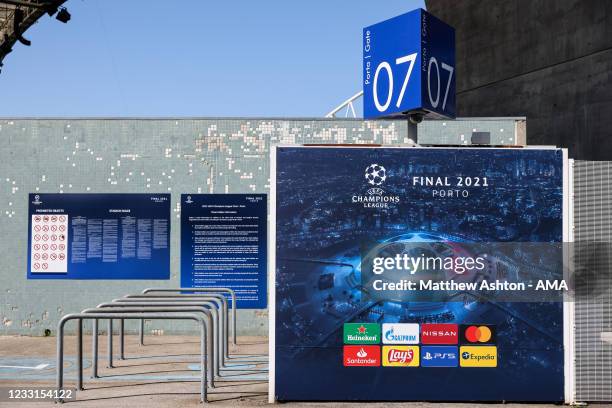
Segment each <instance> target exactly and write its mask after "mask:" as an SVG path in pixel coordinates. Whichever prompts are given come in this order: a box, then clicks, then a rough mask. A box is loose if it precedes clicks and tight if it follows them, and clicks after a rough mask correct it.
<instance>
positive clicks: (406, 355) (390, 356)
mask: <svg viewBox="0 0 612 408" xmlns="http://www.w3.org/2000/svg"><path fill="white" fill-rule="evenodd" d="M382 353H383V364H382V365H383V366H386V367H418V366H419V346H383V350H382Z"/></svg>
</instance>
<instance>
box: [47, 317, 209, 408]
mask: <svg viewBox="0 0 612 408" xmlns="http://www.w3.org/2000/svg"><path fill="white" fill-rule="evenodd" d="M142 310H143V311H142V312H134V313H125V312H119V313H108V312H104V313H102V312H101V313H95V314H89V313H75V314H69V315H66V316H64V317H62V318H61V319H60V321H59V323H58V325H57V384H56V385H57V389H58V391H59V390H61V389H62V388H63V385H64V326H65V325H66V323H67V322H68V321H70V320H78V327H77V333H78V335H79V339H81V340H82V331H83V320H86V319H94V320H97V319H109V320H112V319H115V318H117V319H134V320H137V319H147V320H161V319H167V320H194V321H196V322H198V323H199V324H200V371H201V378H200V402H207V389H206V382H207V381H206V380H207V378H206V359H205V356H206V351H207V347H206V339H207V337H206V335H207V332H206V320H205V319H204V318H203V317H201V316H199V315H195V314H190V313H184V314H183V313H181V314H179V313H178V312H177V313H170V314H169V313H152V312H148V311H147V310H146V309H144V308H143V309H142ZM111 337H112V333H111ZM77 354H78V355H77V364H78V366H79V376H78V377H77V388H78V389H79V390H82V389H83V342H82V341H79V342H78V344H77ZM209 361H210V359H209ZM57 402H64V401H63V399H61V398H58V399H57Z"/></svg>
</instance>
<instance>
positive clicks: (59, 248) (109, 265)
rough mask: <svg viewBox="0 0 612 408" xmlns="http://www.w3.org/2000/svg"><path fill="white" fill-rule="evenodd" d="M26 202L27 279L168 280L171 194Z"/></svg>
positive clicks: (37, 197)
mask: <svg viewBox="0 0 612 408" xmlns="http://www.w3.org/2000/svg"><path fill="white" fill-rule="evenodd" d="M28 201H29V202H28V209H29V210H28V217H29V220H28V223H29V228H28V272H27V274H28V279H169V278H170V194H30V195H29V197H28Z"/></svg>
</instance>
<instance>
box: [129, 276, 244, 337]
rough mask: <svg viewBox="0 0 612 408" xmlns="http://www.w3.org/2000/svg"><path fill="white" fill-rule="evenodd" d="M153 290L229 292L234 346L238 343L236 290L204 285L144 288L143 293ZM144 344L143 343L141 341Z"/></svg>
mask: <svg viewBox="0 0 612 408" xmlns="http://www.w3.org/2000/svg"><path fill="white" fill-rule="evenodd" d="M151 292H191V293H201V292H206V293H215V292H218V293H229V295H230V297H231V298H232V340H233V343H234V346H236V345H238V343H237V335H238V332H237V326H236V310H237V305H236V292H235V291H234V290H232V289H230V288H214V287H204V288H146V289H144V290H143V291H142V292H141V293H142V294H143V295H145V294H147V293H151ZM140 324H141V332H142V328H143V325H144V323H143V321H141V323H140ZM141 345H142V343H141Z"/></svg>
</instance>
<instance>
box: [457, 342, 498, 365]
mask: <svg viewBox="0 0 612 408" xmlns="http://www.w3.org/2000/svg"><path fill="white" fill-rule="evenodd" d="M459 354H460V356H461V359H460V361H459V365H460V366H461V367H497V347H496V346H461V348H460V349H459Z"/></svg>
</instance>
